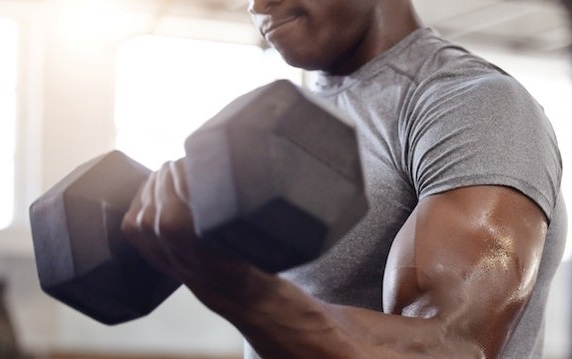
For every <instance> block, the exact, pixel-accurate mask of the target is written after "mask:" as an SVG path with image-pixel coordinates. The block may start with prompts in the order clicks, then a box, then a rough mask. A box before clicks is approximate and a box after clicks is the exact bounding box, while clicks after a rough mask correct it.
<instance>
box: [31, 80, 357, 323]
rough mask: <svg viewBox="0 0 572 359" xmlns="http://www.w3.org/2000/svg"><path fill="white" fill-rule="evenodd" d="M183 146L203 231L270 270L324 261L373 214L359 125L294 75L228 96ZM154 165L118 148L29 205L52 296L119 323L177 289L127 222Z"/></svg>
mask: <svg viewBox="0 0 572 359" xmlns="http://www.w3.org/2000/svg"><path fill="white" fill-rule="evenodd" d="M185 151H186V156H185V166H186V177H187V184H188V188H189V189H190V190H191V193H192V196H191V203H190V206H191V208H193V220H194V225H195V230H196V232H197V233H196V234H197V236H198V237H199V238H200V239H201V240H205V241H214V242H216V243H218V244H220V245H221V246H223V247H224V248H225V249H226V250H228V251H229V252H230V253H233V254H234V255H236V256H238V257H240V258H242V259H244V260H246V261H248V262H249V263H252V264H253V265H255V266H257V267H258V268H260V269H262V270H264V271H267V272H270V273H275V272H280V271H283V270H286V269H290V268H293V267H296V266H298V265H302V264H304V263H308V262H310V261H312V260H314V259H316V258H318V257H319V256H320V255H321V254H323V253H324V252H325V251H327V250H328V249H329V248H331V247H332V246H333V245H334V244H335V242H336V241H337V240H338V239H339V238H340V237H341V236H343V235H344V234H345V233H346V232H347V231H348V230H350V229H351V228H352V227H353V226H354V225H355V224H356V223H357V222H358V221H359V220H360V219H361V217H362V216H363V215H364V214H365V212H366V211H367V200H366V196H365V193H364V185H363V175H362V169H361V162H360V156H359V151H358V143H357V139H356V134H355V131H354V129H353V127H352V126H351V125H349V124H348V122H347V121H346V120H345V119H344V118H343V116H341V115H340V114H339V113H338V112H337V110H336V109H334V108H332V107H331V106H330V105H328V104H326V103H324V102H322V100H321V99H318V98H316V97H314V96H313V95H312V94H310V93H309V92H307V91H306V90H304V89H301V88H299V87H297V86H295V85H293V84H291V83H290V82H288V81H284V80H282V81H276V82H273V83H271V84H269V85H267V86H264V87H261V88H259V89H256V90H254V91H252V92H250V93H248V94H246V95H243V96H241V97H239V98H238V99H236V100H235V101H233V102H232V103H230V104H229V105H228V106H227V107H225V108H224V109H223V110H222V111H221V112H219V113H218V114H217V115H216V116H215V117H214V118H212V119H211V120H210V121H208V122H207V123H206V124H205V125H203V126H202V127H201V128H199V129H198V130H197V131H195V132H194V133H193V134H192V135H190V136H189V137H188V138H187V140H186V142H185ZM149 172H150V171H149V170H148V169H146V168H145V167H143V166H142V165H140V164H139V163H137V162H135V161H133V160H132V159H130V158H128V157H127V156H125V155H124V154H123V153H121V152H119V151H112V152H110V153H108V154H106V155H103V156H100V157H98V158H96V159H94V160H92V161H90V162H88V163H86V164H83V165H81V166H80V167H78V168H77V169H76V170H74V171H73V172H72V173H70V174H69V175H68V176H67V177H65V178H64V179H63V180H62V181H60V182H59V183H57V184H56V185H55V186H54V187H53V188H51V189H50V190H48V191H47V192H46V193H45V194H44V195H43V196H41V197H40V198H39V199H38V200H36V201H35V202H34V203H33V204H32V205H31V207H30V220H31V227H32V237H33V241H34V251H35V256H36V262H37V268H38V276H39V278H40V284H41V286H42V288H43V290H44V291H45V292H46V293H48V294H50V295H51V296H53V297H55V298H56V299H58V300H60V301H62V302H64V303H66V304H67V305H69V306H71V307H73V308H75V309H77V310H79V311H80V312H82V313H84V314H86V315H88V316H90V317H91V318H93V319H95V320H98V321H100V322H102V323H105V324H117V323H122V322H125V321H128V320H132V319H136V318H138V317H141V316H143V315H146V314H148V313H149V312H151V311H152V310H153V309H154V308H155V307H157V306H158V305H159V304H160V303H161V302H162V301H163V300H165V299H166V298H167V297H168V296H169V295H170V294H171V293H172V292H173V291H175V290H176V289H177V288H178V286H179V285H180V284H179V283H177V282H175V281H173V280H172V279H171V278H168V277H166V276H164V275H163V274H161V273H159V272H157V271H156V270H154V269H153V268H152V267H151V266H150V265H149V264H148V263H146V262H145V261H144V260H143V259H142V258H141V257H140V256H139V254H138V253H137V251H136V250H135V249H134V248H132V247H131V246H130V244H129V243H128V242H127V241H125V240H124V239H123V237H122V233H121V230H120V225H121V221H122V218H123V215H124V214H125V212H126V211H127V209H128V208H129V205H130V202H131V200H132V198H133V197H134V195H135V193H136V192H137V189H138V188H139V186H140V185H141V184H142V183H143V182H144V181H145V179H146V178H147V176H148V175H149Z"/></svg>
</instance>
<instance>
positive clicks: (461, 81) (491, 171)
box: [123, 0, 565, 359]
mask: <svg viewBox="0 0 572 359" xmlns="http://www.w3.org/2000/svg"><path fill="white" fill-rule="evenodd" d="M249 11H250V13H251V15H252V19H253V22H254V24H255V25H256V26H257V27H258V29H259V30H260V31H261V33H262V34H263V36H264V37H265V39H266V40H267V41H268V42H269V43H270V44H271V45H272V46H274V47H275V48H276V49H277V50H278V51H279V52H280V53H281V55H282V56H283V57H284V59H286V61H288V62H289V63H290V64H292V65H294V66H299V67H302V68H305V69H309V70H320V71H321V72H320V78H319V81H318V84H317V89H316V92H317V93H318V94H320V95H321V96H323V97H325V98H326V99H329V100H331V101H332V102H333V103H335V104H337V105H338V106H339V107H340V108H342V109H343V110H345V111H346V113H347V114H348V115H349V116H350V118H351V119H352V120H353V121H354V122H355V126H356V128H357V130H358V133H359V136H360V141H361V146H362V149H361V150H362V156H363V162H364V163H363V164H364V170H365V178H366V184H367V188H368V196H369V200H370V207H371V210H370V213H369V214H368V215H367V216H366V218H365V219H364V220H363V221H362V222H361V223H360V224H359V225H358V226H357V227H356V228H354V229H353V230H352V231H351V233H349V234H348V235H347V236H346V237H344V239H343V240H341V241H340V243H338V244H337V245H336V246H335V247H334V248H333V249H332V250H331V251H329V252H328V253H327V254H326V255H325V256H323V257H322V258H320V259H319V260H317V261H315V262H314V263H311V264H309V265H306V266H303V267H300V268H297V269H295V270H292V271H289V272H287V273H283V274H282V275H280V276H275V275H269V274H266V273H263V272H261V271H259V270H257V269H256V268H253V267H252V266H250V265H248V264H246V263H243V262H240V261H238V260H236V259H234V258H230V257H229V256H227V255H225V254H224V253H222V252H221V251H217V250H216V249H214V248H211V247H210V246H208V245H205V244H203V243H201V242H197V241H196V239H195V237H194V232H193V225H192V221H191V216H190V211H191V209H190V208H188V206H187V205H186V203H187V201H186V199H187V198H188V196H192V191H193V189H192V188H189V189H188V188H185V185H184V174H183V173H184V171H183V168H182V166H183V162H182V161H178V162H170V163H167V164H165V165H164V166H163V167H162V168H161V169H160V170H159V171H158V172H157V173H155V174H153V175H152V176H151V177H150V178H149V180H148V181H147V183H146V184H145V185H144V186H143V187H142V189H141V191H140V193H139V195H138V196H137V198H136V199H135V200H134V202H133V204H132V207H131V209H130V211H129V213H128V214H127V215H126V217H125V219H124V223H123V228H124V231H125V232H126V233H127V234H128V236H129V238H130V240H131V241H132V242H133V244H135V245H136V246H137V247H138V248H139V249H140V251H141V252H142V253H143V255H145V256H146V257H147V258H148V260H149V261H151V262H152V263H154V264H155V265H156V266H157V267H159V268H160V269H162V270H163V271H165V272H167V273H169V274H171V275H172V276H174V277H176V278H178V279H179V280H181V281H183V282H184V283H185V284H186V285H187V286H188V288H189V289H190V290H191V291H193V293H194V294H195V295H196V296H197V297H198V298H199V299H200V300H201V301H202V302H203V303H205V305H207V306H208V307H209V308H211V309H212V310H213V311H215V312H216V313H218V314H220V315H221V316H223V317H224V318H226V319H227V320H228V321H230V322H231V323H232V324H233V325H234V326H236V328H238V329H239V330H240V331H241V333H242V334H243V335H244V337H245V338H246V340H247V341H248V343H249V346H248V348H247V350H246V354H245V355H246V357H248V358H255V357H256V355H258V356H260V357H262V358H311V359H316V358H328V359H332V358H364V359H367V358H417V357H431V358H497V357H503V358H518V359H522V358H541V357H542V341H543V338H542V336H543V332H542V325H543V310H544V307H545V304H546V296H547V293H548V289H549V286H550V282H551V280H552V276H553V274H554V271H555V269H556V267H557V265H558V263H559V261H560V257H561V254H562V250H563V245H564V236H565V235H564V232H565V214H564V207H563V203H562V200H561V196H559V192H560V191H559V186H560V176H561V159H560V155H559V152H558V149H557V145H556V140H555V138H554V134H553V132H552V129H551V127H550V124H549V122H548V120H547V119H546V118H545V116H544V114H543V112H542V109H541V107H540V106H539V105H538V104H537V103H536V102H535V101H534V100H533V99H532V98H530V96H529V94H528V93H527V92H526V91H525V90H524V89H523V88H522V87H520V85H519V84H518V83H516V81H515V80H513V79H512V78H510V77H509V76H508V75H506V74H505V73H503V72H502V71H501V70H499V69H498V68H496V67H494V66H492V65H490V64H488V63H487V62H485V61H484V60H482V59H480V58H477V57H475V56H473V55H471V54H469V53H467V52H466V51H465V50H463V49H462V48H459V47H456V46H454V45H451V44H449V43H447V42H446V41H444V40H442V39H440V38H439V37H438V35H437V34H436V33H435V32H433V31H432V30H431V29H428V28H422V27H421V25H420V22H419V20H418V19H417V16H416V15H415V11H414V9H413V5H412V4H411V2H410V1H409V0H360V1H349V0H322V1H316V0H250V1H249Z"/></svg>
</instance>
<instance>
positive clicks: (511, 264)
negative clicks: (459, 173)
mask: <svg viewBox="0 0 572 359" xmlns="http://www.w3.org/2000/svg"><path fill="white" fill-rule="evenodd" d="M546 228H547V220H546V217H545V215H544V213H543V212H542V210H541V209H540V208H539V207H538V206H537V205H536V204H535V203H534V202H533V201H531V200H530V199H529V198H528V197H526V196H524V195H523V194H521V193H520V192H518V191H516V190H513V189H510V188H508V187H501V186H475V187H465V188H460V189H455V190H451V191H448V192H444V193H441V194H437V195H433V196H429V197H427V198H425V199H423V200H421V201H420V202H419V204H418V205H417V207H416V208H415V210H414V211H413V212H412V214H411V216H410V217H409V218H408V220H407V221H406V222H405V224H404V225H403V227H402V228H401V230H400V232H399V233H398V234H397V236H396V238H395V241H394V243H393V246H392V249H391V252H390V256H389V258H388V262H387V266H386V270H385V278H384V288H383V303H384V311H385V312H386V313H390V314H399V315H403V316H408V317H423V318H433V319H436V320H437V321H438V323H440V325H441V329H442V332H443V333H445V334H444V335H445V336H452V337H455V340H457V341H461V342H462V341H465V342H467V343H469V344H471V345H472V346H476V347H478V348H479V350H482V352H483V353H488V354H492V353H498V352H499V351H500V350H501V349H502V347H503V345H504V344H505V342H506V340H507V339H508V337H509V335H510V333H511V331H512V330H513V329H514V326H515V325H516V323H517V321H518V318H519V316H520V314H521V313H522V310H523V309H524V307H525V305H526V304H527V302H528V299H529V298H530V295H531V292H532V287H533V285H534V283H535V279H536V274H537V271H538V267H539V264H540V258H541V254H542V248H543V244H544V238H545V234H546Z"/></svg>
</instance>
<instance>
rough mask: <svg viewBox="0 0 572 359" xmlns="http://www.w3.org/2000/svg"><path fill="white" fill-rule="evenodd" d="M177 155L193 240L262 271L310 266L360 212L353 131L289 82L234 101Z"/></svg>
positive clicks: (333, 111)
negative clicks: (182, 161) (182, 162)
mask: <svg viewBox="0 0 572 359" xmlns="http://www.w3.org/2000/svg"><path fill="white" fill-rule="evenodd" d="M185 148H186V154H187V156H186V158H187V162H186V163H187V179H188V186H189V189H190V192H191V196H190V197H191V208H192V210H193V216H194V218H193V219H194V224H195V227H196V231H197V233H198V235H199V237H201V238H203V239H205V240H210V241H214V242H216V243H218V244H220V245H221V246H223V247H224V248H226V249H227V250H229V251H230V252H231V253H234V254H235V255H237V256H239V257H241V258H243V259H246V260H247V261H249V262H251V263H252V264H255V265H256V266H258V267H259V268H261V269H263V270H265V271H268V272H278V271H283V270H286V269H289V268H292V267H295V266H298V265H301V264H303V263H306V262H309V261H312V260H314V259H316V258H317V257H318V256H320V255H321V254H322V253H324V252H325V251H327V250H328V249H329V248H330V247H331V246H332V245H333V244H334V243H335V242H336V241H337V240H338V239H339V238H340V237H341V236H343V235H344V234H345V233H346V232H347V231H348V230H350V229H351V228H352V227H353V226H354V225H355V224H356V223H357V222H358V221H359V220H360V219H361V217H362V216H363V215H364V214H365V213H366V211H367V208H368V205H367V200H366V196H365V193H364V184H363V175H362V168H361V161H360V154H359V150H358V141H357V139H356V134H355V131H354V128H353V127H352V126H351V125H350V124H349V122H348V121H347V120H345V119H344V116H343V115H342V114H340V113H339V112H338V111H337V110H336V109H335V108H333V107H332V106H330V105H329V104H326V103H325V102H323V100H322V99H318V98H316V97H314V95H312V94H311V93H309V92H308V91H306V90H303V89H301V88H299V87H297V86H295V85H293V84H292V83H290V82H288V81H285V80H281V81H276V82H274V83H272V84H269V85H267V86H264V87H262V88H259V89H256V90H254V91H252V92H250V93H248V94H246V95H244V96H242V97H240V98H238V99H237V100H235V101H234V102H232V103H231V104H229V105H228V106H227V107H226V108H224V109H223V110H222V111H221V112H220V113H218V114H217V115H216V116H215V117H214V118H213V119H212V120H210V121H209V122H207V123H206V124H205V125H203V126H202V127H201V128H200V129H198V130H197V131H196V132H195V133H193V134H192V135H191V136H189V137H188V139H187V141H186V143H185Z"/></svg>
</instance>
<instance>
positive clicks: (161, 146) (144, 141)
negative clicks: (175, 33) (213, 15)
mask: <svg viewBox="0 0 572 359" xmlns="http://www.w3.org/2000/svg"><path fill="white" fill-rule="evenodd" d="M278 78H288V79H290V80H292V81H293V82H296V83H300V82H301V80H302V73H301V71H300V70H297V69H294V68H292V67H290V66H287V65H286V64H285V63H283V62H282V59H281V58H280V57H279V56H278V55H276V54H275V53H273V52H272V51H263V50H262V49H260V48H259V47H256V46H246V45H236V44H228V43H223V42H209V41H198V40H190V39H182V38H172V37H164V36H156V35H144V36H139V37H136V38H133V39H131V40H129V41H126V42H125V43H123V44H122V45H121V46H120V48H119V50H118V58H117V74H116V81H117V82H116V104H115V105H116V113H115V115H116V119H115V123H116V127H117V138H116V147H117V148H118V149H120V150H122V151H124V152H125V153H127V154H128V155H130V156H131V157H133V158H134V159H136V160H137V161H139V162H141V163H143V164H144V165H146V166H148V167H150V168H152V169H157V168H158V167H159V166H160V165H161V164H162V163H163V162H165V161H167V160H172V159H177V158H179V157H182V156H184V148H183V144H184V140H185V139H186V137H187V136H188V135H189V134H191V132H192V131H193V130H195V129H196V128H198V127H199V126H200V125H201V124H202V123H203V122H205V121H206V120H208V119H210V118H211V117H213V116H214V115H215V114H216V113H217V112H218V111H220V110H221V109H222V108H223V107H224V106H225V105H226V104H228V103H229V102H231V101H232V100H234V99H235V98H236V97H238V96H240V95H241V94H243V93H246V92H248V91H250V90H252V89H254V88H256V87H258V86H261V85H263V84H266V83H269V82H271V81H273V80H275V79H278Z"/></svg>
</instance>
